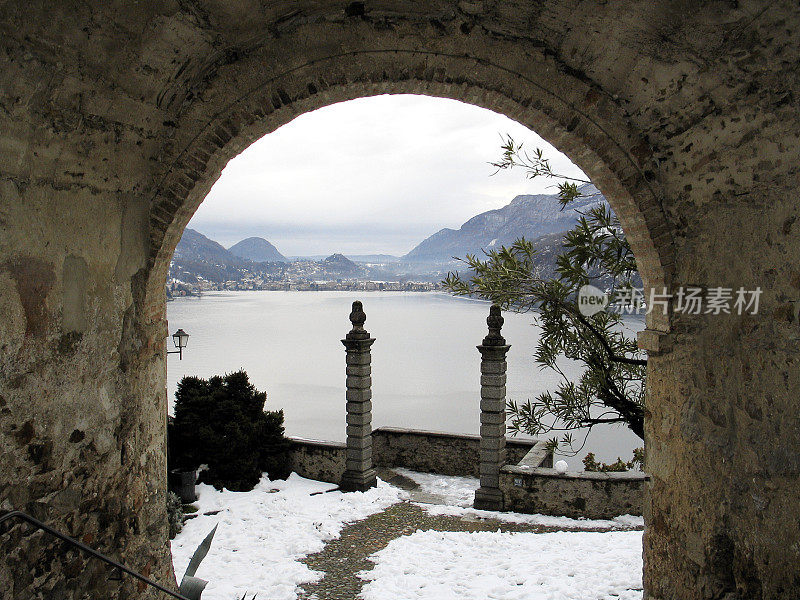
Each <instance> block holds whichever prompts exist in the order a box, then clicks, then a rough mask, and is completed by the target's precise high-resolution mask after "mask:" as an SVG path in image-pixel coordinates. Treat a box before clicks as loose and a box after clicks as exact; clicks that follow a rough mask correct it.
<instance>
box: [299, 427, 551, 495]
mask: <svg viewBox="0 0 800 600" xmlns="http://www.w3.org/2000/svg"><path fill="white" fill-rule="evenodd" d="M290 439H291V441H292V446H291V459H290V464H291V466H292V470H293V471H294V472H295V473H297V474H298V475H302V476H303V477H308V478H309V479H317V480H319V481H328V482H330V483H336V484H338V483H339V482H340V481H341V479H342V474H343V473H344V468H345V467H344V463H345V455H346V446H345V444H343V443H340V442H324V441H318V440H306V439H303V438H290ZM534 445H535V442H533V441H522V440H514V439H509V440H508V455H509V457H511V459H512V460H513V461H514V463H517V462H519V461H520V460H522V459H523V458H524V457H525V456H526V455H527V454H528V452H529V450H530V449H531V448H532V447H533V446H534ZM479 446H480V436H477V435H459V434H452V433H440V432H437V431H420V430H416V429H400V428H395V427H381V428H379V429H376V430H374V431H373V432H372V457H373V460H374V462H375V466H378V467H405V468H406V469H411V470H413V471H421V472H423V473H439V474H441V475H463V476H469V477H477V476H478V465H479V460H478V450H479ZM547 458H548V455H547V454H546V453H545V454H544V455H543V456H542V460H546V459H547Z"/></svg>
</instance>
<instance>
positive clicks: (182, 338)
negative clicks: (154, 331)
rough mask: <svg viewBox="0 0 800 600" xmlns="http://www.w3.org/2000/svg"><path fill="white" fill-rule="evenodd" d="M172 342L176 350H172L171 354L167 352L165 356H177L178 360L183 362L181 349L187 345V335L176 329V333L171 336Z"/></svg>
mask: <svg viewBox="0 0 800 600" xmlns="http://www.w3.org/2000/svg"><path fill="white" fill-rule="evenodd" d="M172 341H173V342H174V343H175V347H176V348H177V350H173V351H172V352H169V351H167V354H177V355H178V359H179V360H183V349H184V348H186V344H188V343H189V334H188V333H186V332H185V331H184V330H183V329H178V331H176V332H175V333H173V334H172Z"/></svg>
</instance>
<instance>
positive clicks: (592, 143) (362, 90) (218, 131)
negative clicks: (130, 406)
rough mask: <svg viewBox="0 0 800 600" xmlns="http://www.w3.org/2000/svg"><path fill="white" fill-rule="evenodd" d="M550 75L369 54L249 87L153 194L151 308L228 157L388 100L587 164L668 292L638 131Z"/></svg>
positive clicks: (579, 84) (464, 60) (668, 246)
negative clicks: (318, 119) (355, 102)
mask: <svg viewBox="0 0 800 600" xmlns="http://www.w3.org/2000/svg"><path fill="white" fill-rule="evenodd" d="M398 57H404V58H405V59H406V60H398ZM356 58H358V59H362V60H355V59H356ZM366 58H369V60H365V59H366ZM542 70H543V69H539V71H542ZM540 75H541V73H540ZM543 75H546V77H541V76H540V77H537V78H534V77H532V76H526V75H525V74H521V73H518V72H515V71H512V70H510V69H507V68H504V67H502V66H500V65H496V64H492V63H489V62H487V61H485V60H480V59H476V58H472V57H466V56H452V55H446V54H432V53H425V52H393V53H387V52H380V53H378V55H377V56H372V55H370V54H369V53H366V52H365V53H358V54H356V53H350V54H347V55H342V56H339V57H332V58H330V59H329V60H327V61H326V60H318V61H316V62H315V63H313V64H309V65H308V66H307V67H306V68H302V67H301V68H294V69H292V70H290V71H288V72H286V73H284V74H283V75H280V76H274V77H271V78H269V79H268V80H266V81H265V82H263V83H262V84H260V85H257V86H254V87H253V88H252V89H250V90H248V91H246V92H245V93H243V94H242V95H241V96H239V97H237V98H234V99H233V100H232V101H231V102H230V103H229V104H228V105H227V106H225V107H224V110H221V111H218V112H217V113H215V114H212V115H209V116H208V119H207V123H206V124H205V126H203V127H202V128H201V129H200V130H199V131H197V133H196V134H195V135H194V136H193V137H192V138H191V140H190V141H189V143H187V144H186V145H185V146H184V147H183V148H182V149H181V150H180V151H179V152H178V153H177V155H176V156H175V157H174V159H173V160H172V162H171V164H170V166H169V169H168V170H167V174H166V176H165V177H164V178H163V180H162V181H161V182H160V183H159V184H158V185H157V188H156V192H155V194H154V196H153V200H152V202H151V209H150V222H151V227H150V229H151V236H150V254H149V267H150V274H149V277H148V285H147V299H146V301H147V304H148V305H149V304H152V303H153V302H156V301H157V298H158V295H159V294H163V285H164V281H165V278H166V274H167V270H168V267H169V262H170V260H171V257H172V254H173V252H174V249H175V246H176V245H177V243H178V241H179V240H180V236H181V235H182V233H183V230H184V228H185V227H186V225H187V224H188V222H189V220H190V219H191V217H192V215H193V214H194V212H195V211H196V210H197V207H198V206H199V205H200V203H201V202H202V201H203V199H204V198H205V197H206V195H207V194H208V192H209V190H210V189H211V186H212V185H213V184H214V183H215V182H216V180H217V179H218V178H219V175H220V173H221V171H222V168H224V166H225V165H226V164H227V162H228V161H229V160H230V159H231V158H233V157H234V156H236V155H237V154H239V153H240V152H241V151H242V150H244V149H245V148H246V147H247V146H249V145H250V144H251V143H252V142H254V141H255V140H257V139H259V138H260V137H262V136H264V135H266V134H268V133H270V132H271V131H274V130H275V129H277V128H278V127H280V126H281V125H284V124H285V123H288V122H289V121H291V120H292V119H294V118H295V117H296V116H298V115H300V114H303V113H305V112H309V111H311V110H315V109H317V108H321V107H323V106H327V105H330V104H334V103H336V102H342V101H346V100H351V99H355V98H360V97H366V96H373V95H378V94H386V93H405V94H424V95H429V96H437V97H443V98H451V99H455V100H460V101H463V102H466V103H469V104H473V105H477V106H481V107H483V108H487V109H490V110H493V111H495V112H499V113H503V114H505V115H507V116H508V117H510V118H512V119H514V120H516V121H518V122H520V123H522V124H523V125H526V126H527V127H529V128H531V129H533V130H535V131H536V132H537V133H538V134H539V135H541V136H542V137H544V138H545V139H547V140H548V141H549V142H550V143H552V144H553V145H554V146H555V147H557V148H558V149H559V150H561V151H563V152H564V153H565V154H567V155H568V156H569V157H570V159H571V160H573V161H574V162H575V163H576V164H577V165H578V166H580V167H581V168H582V169H583V170H584V172H585V173H587V175H589V177H590V178H591V179H592V181H593V182H595V184H596V185H597V186H598V187H599V188H600V189H601V190H602V191H603V193H604V194H605V195H606V197H607V198H608V199H609V202H610V203H611V205H612V207H613V208H614V210H615V211H616V213H617V214H618V215H619V218H620V221H621V222H622V224H623V227H624V229H625V232H626V235H627V236H628V238H629V240H630V242H631V246H632V248H633V250H634V253H635V255H636V259H637V262H638V265H639V270H640V272H641V274H642V277H643V279H644V281H645V285H646V286H652V287H656V288H660V287H662V286H664V287H669V285H670V280H671V276H672V265H673V246H672V237H671V230H670V228H669V227H668V225H667V221H666V219H665V216H664V212H663V209H662V207H661V201H660V195H659V191H658V185H657V177H656V173H655V172H654V169H655V167H654V165H653V161H652V150H651V149H650V148H649V147H648V145H647V143H646V142H645V141H644V139H643V138H642V136H638V135H636V134H635V132H633V131H632V129H631V127H630V126H629V125H628V124H627V122H626V121H625V120H624V118H623V117H622V116H621V115H620V110H619V109H618V107H616V105H615V104H614V102H613V100H611V99H610V98H609V97H608V96H607V95H605V94H603V93H602V92H601V91H599V90H598V89H597V88H595V87H593V86H591V85H590V84H589V83H587V82H584V81H583V80H581V79H580V78H577V77H574V76H571V75H569V74H566V73H564V72H561V71H557V70H553V69H551V70H550V71H549V72H547V73H543ZM543 79H546V80H547V83H543V81H542V80H543ZM647 327H648V329H650V330H653V331H656V332H660V333H666V332H668V331H669V329H670V323H669V317H668V315H660V314H657V313H656V312H653V313H651V314H650V315H648V321H647Z"/></svg>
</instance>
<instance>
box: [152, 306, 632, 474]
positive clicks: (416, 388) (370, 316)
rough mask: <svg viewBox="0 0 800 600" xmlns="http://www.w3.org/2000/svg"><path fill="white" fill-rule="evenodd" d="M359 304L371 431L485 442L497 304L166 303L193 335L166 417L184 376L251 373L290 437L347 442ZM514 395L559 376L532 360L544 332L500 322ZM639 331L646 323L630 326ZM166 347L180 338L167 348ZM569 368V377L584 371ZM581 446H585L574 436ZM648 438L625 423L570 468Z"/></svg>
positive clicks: (171, 375)
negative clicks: (403, 430) (348, 378)
mask: <svg viewBox="0 0 800 600" xmlns="http://www.w3.org/2000/svg"><path fill="white" fill-rule="evenodd" d="M353 300H361V301H362V302H363V304H364V312H366V314H367V322H366V324H365V328H366V329H367V330H368V331H369V332H370V333H371V334H372V337H374V338H376V340H377V341H376V342H375V344H374V345H373V346H372V403H373V426H374V427H376V428H377V427H381V426H392V427H409V428H415V429H426V430H430V431H444V432H451V433H470V434H478V433H479V427H480V419H479V415H480V406H479V399H480V391H479V390H480V354H479V353H478V351H477V350H476V349H475V346H476V345H478V344H480V342H481V340H482V339H483V336H485V335H486V333H487V328H486V317H487V315H488V312H489V305H488V304H486V303H484V302H480V301H475V300H468V299H463V298H453V297H452V296H449V295H447V294H441V293H409V292H359V293H356V292H266V291H255V292H209V293H207V294H205V295H203V296H202V297H200V298H193V297H189V298H178V299H176V300H175V301H173V302H169V303H168V304H167V317H168V319H169V327H170V329H169V330H170V332H172V331H174V330H175V329H177V328H179V327H181V328H183V329H184V330H186V332H187V333H189V334H190V336H191V337H190V338H189V345H188V348H187V349H186V350H185V351H184V355H183V360H178V357H177V356H176V355H170V356H169V357H168V363H167V366H168V369H167V385H168V389H169V398H170V412H172V404H173V403H174V398H175V390H176V387H177V382H178V381H179V380H180V379H181V377H183V376H184V375H197V376H200V377H206V378H207V377H210V376H211V375H217V374H222V373H227V372H231V371H236V370H238V369H245V370H246V371H247V373H248V375H249V376H250V380H251V381H252V382H253V383H254V384H255V386H256V387H257V388H258V389H259V390H262V391H266V392H267V404H266V407H267V408H268V409H271V410H275V409H279V408H282V409H283V411H284V413H285V417H286V434H287V435H290V436H302V437H306V438H313V439H321V440H333V441H344V439H345V352H344V346H343V345H342V343H341V341H340V340H341V339H342V338H343V337H344V336H345V334H346V333H347V332H348V331H349V329H350V322H349V320H348V315H349V314H350V306H351V304H352V302H353ZM504 317H505V325H504V326H503V334H504V337H505V338H506V341H507V342H508V343H509V344H511V350H510V351H509V353H508V383H507V389H508V397H509V398H510V399H515V400H518V401H524V400H526V399H528V398H533V397H534V396H535V395H536V394H538V393H540V392H542V391H545V390H547V389H554V388H555V386H556V384H557V383H558V376H557V375H556V374H555V373H553V372H551V371H548V370H545V371H541V370H539V368H538V367H537V366H536V364H535V363H534V361H533V354H534V351H535V346H536V341H537V339H538V335H539V328H538V327H536V326H534V325H532V320H533V316H532V315H530V314H528V315H518V314H513V313H506V314H504ZM628 327H629V328H630V330H631V331H637V330H640V329H642V328H643V327H644V322H643V319H642V318H632V319H630V321H629V322H628ZM168 344H169V345H170V349H172V348H171V346H172V340H171V339H168ZM568 362H569V361H566V360H565V361H564V368H565V372H567V373H568V374H570V375H571V374H577V373H579V370H578V369H576V367H575V366H574V365H570V364H568ZM575 437H576V439H582V436H580V438H579V437H578V436H577V435H576V436H575ZM641 445H642V443H641V440H639V438H637V437H636V436H635V435H633V434H632V433H631V432H630V431H629V430H627V429H625V428H623V427H618V426H606V427H603V428H602V429H601V428H599V427H598V428H595V430H594V431H593V432H592V433H591V434H590V436H589V439H588V441H587V443H586V446H585V447H584V449H583V450H582V452H581V453H580V454H579V455H578V456H577V457H574V458H569V457H566V458H565V460H567V462H568V463H569V464H570V468H573V469H578V468H581V466H582V465H581V460H580V459H581V458H582V457H583V456H585V454H586V452H590V451H591V452H594V453H595V454H596V455H597V457H598V458H599V459H602V460H605V461H609V460H614V459H616V458H617V456H621V457H623V458H624V459H625V460H629V459H630V457H631V451H632V450H633V448H636V447H638V446H641Z"/></svg>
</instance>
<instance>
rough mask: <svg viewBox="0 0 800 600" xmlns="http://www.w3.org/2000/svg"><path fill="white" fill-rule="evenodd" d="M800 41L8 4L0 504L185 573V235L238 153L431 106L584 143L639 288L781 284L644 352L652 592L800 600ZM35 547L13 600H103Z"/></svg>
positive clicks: (348, 8)
mask: <svg viewBox="0 0 800 600" xmlns="http://www.w3.org/2000/svg"><path fill="white" fill-rule="evenodd" d="M54 13H57V14H54ZM798 23H800V15H798V9H797V7H795V6H789V4H788V3H772V4H766V3H764V4H762V3H759V2H753V3H736V4H730V5H728V4H724V3H711V4H701V5H694V4H687V5H680V6H678V5H673V4H669V5H660V4H657V3H656V4H653V3H637V2H633V1H627V0H623V1H620V2H614V3H598V4H595V3H589V2H584V3H575V2H571V1H566V0H551V1H546V2H541V3H533V4H527V5H522V4H520V5H516V4H508V3H502V2H492V1H484V0H475V1H467V0H464V1H459V2H455V1H452V2H451V1H445V0H442V1H441V2H439V1H437V2H433V3H428V2H426V3H417V2H400V1H396V0H385V1H384V0H381V1H378V0H375V2H371V1H369V0H368V1H367V2H351V3H346V4H345V3H343V4H336V3H332V2H323V3H316V2H315V3H311V2H308V3H307V2H297V3H269V4H268V5H265V4H264V3H258V2H250V0H240V1H237V2H230V3H216V2H213V1H210V0H208V1H207V0H197V1H191V2H178V3H176V4H174V5H173V4H169V3H166V4H164V5H163V6H162V5H159V6H156V5H149V4H148V5H137V6H136V7H135V8H132V7H127V8H125V9H118V8H115V7H114V6H111V5H107V4H106V3H99V2H96V3H91V2H90V3H77V2H76V3H72V2H67V3H60V4H58V5H57V6H53V5H52V3H39V4H37V3H35V2H33V3H31V2H28V3H11V4H9V5H7V6H5V7H4V8H3V11H2V12H0V31H2V32H3V36H0V38H1V40H2V41H0V44H2V47H3V49H4V50H5V53H4V54H2V58H0V64H2V65H3V71H2V77H3V79H2V81H3V83H4V86H3V88H4V89H5V90H6V91H5V92H4V94H3V95H2V96H0V101H1V104H0V125H2V131H3V134H2V135H1V136H0V143H2V149H3V153H2V155H0V176H1V177H0V185H2V189H1V191H0V193H1V194H2V200H3V202H2V204H1V205H0V209H2V213H0V226H2V228H3V233H4V236H3V237H2V238H0V266H1V267H2V268H1V269H0V277H2V282H3V286H2V288H0V302H1V303H2V304H0V305H1V306H2V307H3V310H4V312H5V313H6V314H7V315H9V317H8V318H7V319H6V320H5V321H4V322H3V323H2V324H0V340H2V344H3V346H2V347H3V355H2V363H1V364H0V374H2V380H1V381H0V437H1V439H2V443H3V447H4V449H5V448H7V449H8V450H7V451H4V453H3V455H2V459H0V475H2V479H1V480H0V502H1V503H2V505H1V506H2V508H9V507H13V508H21V509H23V510H27V511H28V512H35V513H37V515H38V516H42V517H44V518H46V519H47V520H48V521H50V522H51V523H53V524H55V525H57V526H59V527H61V528H63V529H66V530H67V531H69V532H70V533H72V534H73V535H80V536H83V537H85V539H86V541H87V542H91V543H93V544H95V545H97V546H99V547H101V548H103V549H105V550H107V551H109V552H112V553H114V554H116V555H124V556H125V557H126V558H127V559H128V560H129V562H131V564H132V565H133V566H134V567H135V568H137V569H139V570H143V571H146V572H149V573H152V574H154V575H157V576H160V577H162V578H167V577H169V575H168V574H169V571H170V566H169V561H168V547H167V545H166V542H165V540H166V537H165V527H164V519H163V517H162V514H161V506H162V504H163V489H164V479H165V473H164V458H163V454H164V448H163V446H164V440H163V431H164V419H165V414H166V411H165V406H164V398H163V378H164V363H163V360H164V355H163V352H164V339H165V337H166V333H167V332H166V331H165V329H164V321H163V308H164V307H163V299H161V298H160V297H159V295H160V293H161V292H162V284H163V280H164V274H165V270H166V263H167V262H168V259H169V256H170V255H171V253H172V250H173V249H174V246H175V244H176V243H177V241H178V238H179V236H180V233H181V231H182V229H183V227H184V226H185V225H186V223H187V222H188V221H189V218H190V217H191V214H192V213H193V212H194V210H195V208H196V207H197V205H198V204H199V203H200V202H201V200H202V198H203V197H204V196H205V194H206V192H207V191H208V189H209V188H210V186H211V184H212V183H213V182H214V180H215V178H216V177H217V176H218V174H219V172H220V170H221V169H222V167H223V166H224V164H225V163H226V162H227V160H229V159H230V158H231V157H232V156H234V155H235V154H237V153H238V152H239V151H241V149H243V148H244V147H245V146H246V145H247V144H248V143H250V142H251V141H252V140H254V139H256V138H257V137H260V136H261V135H263V134H265V133H267V132H269V131H271V130H273V129H275V128H276V127H278V126H279V125H280V124H282V123H285V122H287V121H288V120H290V119H291V118H292V117H293V116H294V115H297V114H300V113H302V112H305V111H308V110H312V109H314V108H317V107H320V106H324V105H325V104H330V103H332V102H336V101H340V100H345V99H349V98H355V97H360V96H366V95H371V94H379V93H386V92H395V93H398V92H406V93H422V94H429V95H436V96H442V97H449V98H455V99H459V100H463V101H465V102H469V103H473V104H476V105H479V106H483V107H486V108H490V109H493V110H496V111H499V112H503V113H505V114H506V115H508V116H510V117H512V118H514V119H516V120H517V121H519V122H521V123H523V124H526V125H528V126H530V127H532V128H534V129H536V130H537V132H538V133H540V134H541V135H543V136H544V137H545V138H547V139H548V140H549V141H551V142H552V143H554V144H555V145H556V146H557V147H559V148H560V149H561V150H563V151H564V152H566V153H567V154H568V155H569V156H570V157H571V158H572V159H573V160H574V161H575V162H576V163H577V164H578V165H580V166H581V167H582V168H583V169H584V171H585V172H587V174H589V175H590V177H591V178H592V179H593V180H594V181H595V182H596V183H597V184H598V186H599V187H600V188H601V189H602V190H603V191H604V192H605V193H606V195H607V196H608V197H609V198H610V199H611V201H612V204H613V205H614V208H615V209H616V210H617V212H618V213H619V215H620V218H621V219H622V221H623V225H624V226H625V228H626V231H627V233H628V235H629V236H630V238H631V240H632V243H633V245H634V250H635V252H636V255H637V259H638V260H639V263H640V269H641V271H642V274H643V276H644V278H645V280H646V283H647V284H649V285H652V286H658V287H661V286H662V285H663V286H669V287H670V288H671V289H674V288H675V287H676V286H680V285H690V284H693V285H699V286H701V287H704V288H712V287H715V286H729V287H738V286H745V287H747V288H755V287H756V286H761V287H762V288H763V290H764V294H763V296H762V311H761V312H759V314H757V315H752V316H750V315H747V316H739V315H716V316H715V315H678V314H673V315H670V318H669V319H656V318H653V319H651V320H650V322H648V331H647V332H646V333H645V334H644V335H643V336H642V338H641V339H640V343H641V344H642V345H643V347H645V348H647V349H648V350H649V351H650V357H651V361H650V363H651V368H650V374H649V383H648V389H649V398H648V419H647V424H646V436H647V437H646V439H647V444H648V452H649V460H650V462H649V465H648V470H649V471H650V473H651V475H652V483H651V493H650V495H649V499H648V502H647V503H646V513H647V515H646V520H647V530H646V533H645V587H646V595H647V597H648V598H651V599H654V600H655V599H658V600H668V599H669V600H673V599H681V600H684V599H694V598H697V599H699V598H724V597H726V596H727V597H730V595H734V597H735V595H736V594H739V595H740V596H743V597H753V598H758V597H760V598H764V599H766V598H780V597H786V596H791V595H797V594H798V593H799V590H800V570H798V566H797V565H798V564H800V547H798V543H797V540H798V539H800V525H798V524H797V523H796V522H794V521H792V520H787V519H786V518H785V517H784V515H792V514H796V513H797V512H798V511H800V501H799V500H798V499H797V498H798V485H799V484H798V479H797V476H798V473H800V465H798V461H797V459H796V447H797V445H798V443H800V424H798V422H797V419H796V418H795V417H794V415H796V414H797V407H798V404H797V400H796V390H797V389H798V388H800V370H798V369H797V358H796V357H797V356H798V350H800V347H798V335H797V333H796V328H797V322H796V316H795V312H794V310H793V307H794V304H793V302H795V301H797V300H798V296H800V291H798V290H800V283H798V282H800V274H799V273H800V271H798V269H797V267H796V266H795V261H794V258H795V257H796V256H797V254H798V252H799V251H800V241H798V239H797V236H796V225H795V221H796V219H797V218H798V215H797V207H796V203H795V202H794V201H793V200H792V197H793V196H792V194H794V193H796V189H797V187H798V184H800V181H799V179H800V175H798V172H797V169H796V168H795V167H794V165H795V163H796V156H795V155H796V152H795V150H796V139H797V137H798V135H800V130H798V126H797V122H796V118H795V117H796V114H795V111H794V110H793V108H792V106H793V103H792V102H791V99H792V98H794V97H797V95H798V94H800V84H798V83H797V81H796V77H795V76H794V75H796V67H795V65H796V64H797V62H798V58H800V57H798V55H797V52H798V51H797V48H800V40H798V35H800V34H798V31H800V28H799V27H797V24H798ZM15 535H16V537H15V538H14V539H15V540H16V542H19V543H20V544H22V538H21V537H20V535H19V534H18V533H17V534H15ZM26 543H28V542H26ZM28 544H29V545H27V546H24V545H23V546H20V548H22V550H20V549H19V548H18V549H17V550H15V551H14V553H12V556H11V558H10V559H7V561H6V563H4V564H3V565H2V566H0V587H2V586H3V585H6V586H7V587H8V589H12V597H14V598H23V597H30V595H31V591H32V590H36V589H39V588H42V586H44V588H42V589H45V590H46V591H47V592H55V591H59V592H64V594H72V595H74V596H80V594H81V593H84V592H86V591H87V590H91V592H92V593H93V594H94V595H99V594H101V593H109V592H107V591H106V590H108V589H109V588H108V584H106V583H104V582H103V580H102V578H101V577H100V576H99V575H97V574H94V575H92V574H90V576H89V577H87V578H85V579H82V580H80V581H77V582H75V581H72V580H69V583H64V581H65V580H64V578H60V579H59V578H58V577H49V576H48V575H47V573H46V572H44V571H36V572H35V573H31V572H30V569H29V568H28V567H27V563H26V562H25V556H41V555H42V554H41V553H46V552H47V551H48V550H47V549H46V548H44V549H43V548H42V547H40V546H38V545H37V544H36V543H34V544H30V543H28ZM37 552H38V553H39V554H37ZM21 553H22V554H21ZM46 556H50V555H46ZM53 564H56V563H53ZM53 568H54V570H55V571H56V573H57V574H58V573H59V572H61V570H63V568H64V567H63V566H54V567H53ZM59 586H61V587H59ZM73 589H74V590H75V592H74V593H73V592H71V590H73ZM110 589H112V590H116V589H117V588H110ZM114 593H116V591H114ZM143 593H144V592H136V591H134V590H133V589H132V588H131V589H128V588H126V587H123V590H122V592H120V593H119V594H118V595H119V597H130V596H136V597H141V596H142V594H143ZM126 595H127V596H126Z"/></svg>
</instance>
